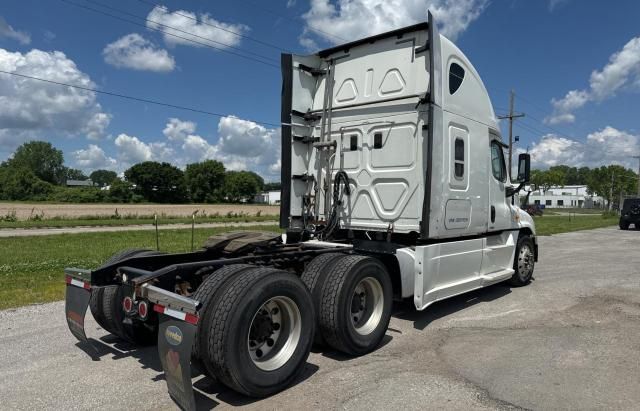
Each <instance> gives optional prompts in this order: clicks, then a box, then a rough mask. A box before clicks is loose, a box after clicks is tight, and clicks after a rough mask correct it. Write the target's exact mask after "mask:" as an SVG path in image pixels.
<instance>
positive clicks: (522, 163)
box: [518, 153, 531, 184]
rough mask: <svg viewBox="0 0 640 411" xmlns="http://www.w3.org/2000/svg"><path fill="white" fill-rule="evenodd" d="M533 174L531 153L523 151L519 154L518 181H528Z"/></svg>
mask: <svg viewBox="0 0 640 411" xmlns="http://www.w3.org/2000/svg"><path fill="white" fill-rule="evenodd" d="M530 174H531V155H530V154H528V153H522V154H520V155H519V156H518V182H519V183H524V184H526V183H528V182H529V177H530Z"/></svg>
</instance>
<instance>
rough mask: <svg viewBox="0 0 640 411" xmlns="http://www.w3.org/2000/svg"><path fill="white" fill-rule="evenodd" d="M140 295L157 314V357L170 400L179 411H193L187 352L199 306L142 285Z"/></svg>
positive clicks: (182, 298)
mask: <svg viewBox="0 0 640 411" xmlns="http://www.w3.org/2000/svg"><path fill="white" fill-rule="evenodd" d="M142 295H143V296H144V297H145V298H147V299H148V300H149V301H150V302H152V303H153V304H154V306H153V310H154V311H156V312H157V313H158V314H159V317H160V319H159V320H160V324H159V328H158V353H159V355H160V362H161V363H162V369H163V370H164V375H165V379H166V381H167V388H168V391H169V395H170V396H171V398H172V399H173V400H174V401H175V402H176V403H177V404H178V406H180V408H182V409H183V410H189V411H192V410H195V409H196V401H195V397H194V392H193V386H192V385H191V349H192V347H193V341H194V339H195V337H196V331H197V328H198V327H197V324H198V316H197V308H198V305H199V303H198V302H197V301H195V300H192V299H190V298H186V297H183V296H181V295H178V294H174V293H171V292H168V291H166V290H163V289H160V288H157V287H154V286H151V285H148V284H145V285H144V286H143V287H142Z"/></svg>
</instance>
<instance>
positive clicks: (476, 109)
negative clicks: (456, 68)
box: [440, 35, 500, 136]
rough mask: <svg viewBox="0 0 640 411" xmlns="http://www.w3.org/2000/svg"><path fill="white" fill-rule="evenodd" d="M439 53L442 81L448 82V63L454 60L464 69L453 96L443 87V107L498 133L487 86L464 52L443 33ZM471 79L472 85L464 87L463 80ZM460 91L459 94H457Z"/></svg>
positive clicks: (498, 128)
mask: <svg viewBox="0 0 640 411" xmlns="http://www.w3.org/2000/svg"><path fill="white" fill-rule="evenodd" d="M440 42H441V53H442V73H443V83H445V82H446V83H447V84H448V81H449V79H448V77H449V65H450V64H451V63H452V62H453V61H456V60H457V62H458V64H460V63H462V66H463V68H464V69H465V72H466V74H465V77H464V80H463V82H462V83H463V86H462V87H460V89H459V90H458V92H456V93H455V94H454V95H453V96H452V95H450V94H449V92H448V88H446V87H445V91H444V93H443V94H444V99H443V105H444V107H443V109H444V110H445V111H450V112H453V113H456V114H460V115H462V116H465V117H468V118H470V119H472V120H475V121H478V122H480V123H483V124H486V125H487V126H488V127H489V128H490V129H492V131H493V132H495V133H497V135H498V136H499V135H500V126H499V123H498V119H497V118H496V115H495V112H494V111H493V104H492V103H491V99H490V98H489V93H488V92H487V88H486V87H485V85H484V82H483V81H482V78H481V77H480V74H478V71H477V70H476V68H475V67H474V66H473V64H471V61H469V59H468V58H467V56H465V54H464V53H463V52H462V51H461V50H460V49H459V48H458V46H456V45H455V44H454V43H453V42H452V41H451V40H449V39H448V38H446V37H445V36H443V35H440ZM470 79H472V80H473V81H472V83H473V84H471V86H472V87H469V86H467V87H464V85H465V84H464V83H465V80H466V81H467V83H469V80H470ZM458 93H460V94H458Z"/></svg>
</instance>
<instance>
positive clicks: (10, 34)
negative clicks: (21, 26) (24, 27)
mask: <svg viewBox="0 0 640 411" xmlns="http://www.w3.org/2000/svg"><path fill="white" fill-rule="evenodd" d="M0 37H6V38H8V39H12V40H15V41H17V42H18V43H20V44H22V45H27V44H29V43H31V36H30V35H29V33H27V32H24V31H19V30H16V29H14V28H13V27H11V26H10V25H9V23H7V21H6V20H5V19H4V18H3V17H2V16H0Z"/></svg>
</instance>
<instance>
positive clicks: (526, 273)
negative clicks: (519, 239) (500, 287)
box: [518, 245, 534, 280]
mask: <svg viewBox="0 0 640 411" xmlns="http://www.w3.org/2000/svg"><path fill="white" fill-rule="evenodd" d="M533 265H534V258H533V252H532V251H531V247H529V246H528V245H523V246H522V247H520V253H518V275H519V276H520V278H521V279H522V280H526V279H527V278H529V277H530V276H531V274H532V273H533Z"/></svg>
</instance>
